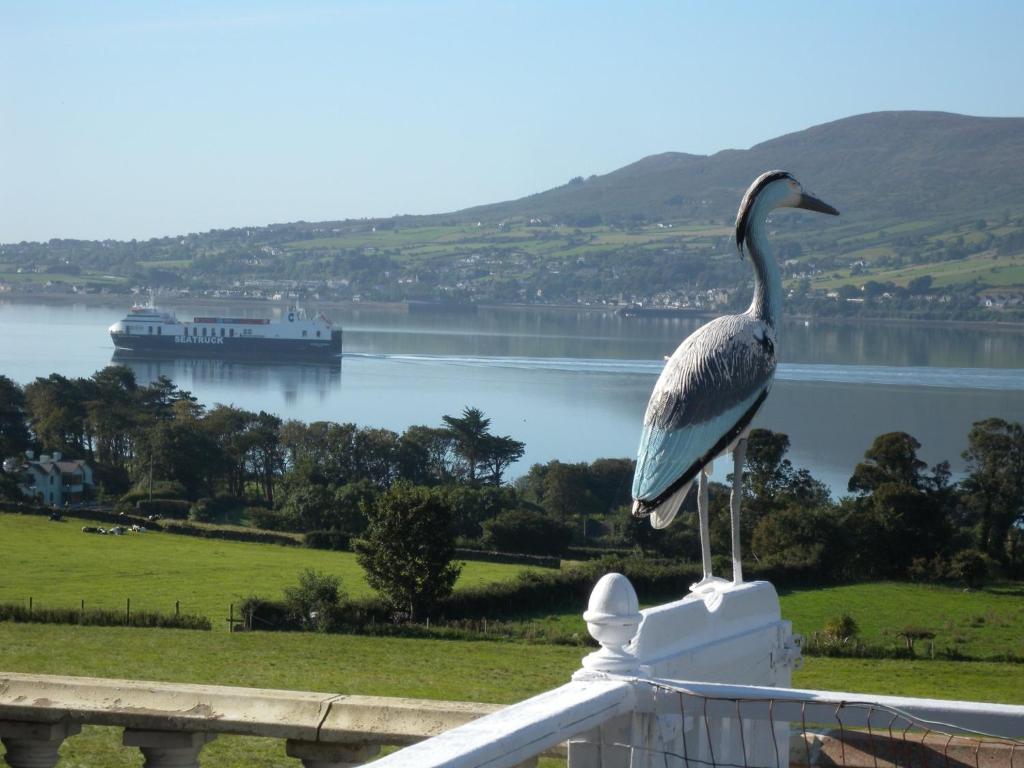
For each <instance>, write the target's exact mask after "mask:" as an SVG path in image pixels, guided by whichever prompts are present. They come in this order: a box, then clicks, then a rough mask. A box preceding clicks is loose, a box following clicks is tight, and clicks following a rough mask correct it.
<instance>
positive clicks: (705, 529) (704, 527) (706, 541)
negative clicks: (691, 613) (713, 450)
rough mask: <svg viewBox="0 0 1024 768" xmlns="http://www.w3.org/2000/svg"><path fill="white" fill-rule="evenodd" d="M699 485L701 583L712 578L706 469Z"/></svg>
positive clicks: (698, 514)
mask: <svg viewBox="0 0 1024 768" xmlns="http://www.w3.org/2000/svg"><path fill="white" fill-rule="evenodd" d="M698 474H699V476H700V482H699V484H698V485H697V517H698V519H699V521H700V560H701V563H702V564H703V566H704V577H703V578H702V579H701V580H700V583H701V584H703V583H704V582H707V581H710V580H711V578H712V577H711V529H710V524H709V522H708V475H707V472H706V471H705V470H703V469H702V470H701V471H700V472H699V473H698Z"/></svg>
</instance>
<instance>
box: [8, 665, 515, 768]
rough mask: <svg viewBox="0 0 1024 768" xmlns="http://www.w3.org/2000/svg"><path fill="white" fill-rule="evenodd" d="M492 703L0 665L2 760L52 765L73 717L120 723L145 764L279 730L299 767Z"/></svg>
mask: <svg viewBox="0 0 1024 768" xmlns="http://www.w3.org/2000/svg"><path fill="white" fill-rule="evenodd" d="M499 709H501V707H500V706H498V705H494V704H474V703H467V702H445V701H430V700H425V699H401V698H389V697H381V696H346V695H340V694H327V693H309V692H303V691H279V690H267V689H258V688H235V687H227V686H213V685H181V684H175V683H153V682H145V681H139V680H108V679H101V678H89V677H61V676H54V675H29V674H16V673H5V672H0V739H2V741H3V744H4V746H5V747H6V750H7V751H6V755H5V758H6V760H7V763H8V764H9V765H10V766H11V768H52V766H54V765H55V764H56V762H57V750H58V749H59V748H60V745H61V744H62V743H63V741H64V740H65V739H67V738H71V737H73V736H74V735H75V734H77V733H78V732H79V731H80V730H81V727H82V725H103V726H112V727H118V728H123V729H124V737H123V743H124V745H125V746H126V747H138V748H139V749H140V750H141V751H142V754H143V756H144V758H145V768H186V767H188V766H196V765H198V760H199V754H200V752H201V751H202V748H203V746H204V745H205V744H207V743H209V742H210V741H212V740H213V739H215V738H216V737H217V736H218V735H219V734H238V735H245V736H267V737H271V738H278V739H284V740H286V751H287V754H288V755H289V756H291V757H294V758H297V759H298V760H301V761H302V764H303V765H304V766H306V768H329V767H330V766H350V765H359V764H361V763H363V762H365V761H367V760H369V759H370V758H372V757H374V756H375V755H376V754H377V753H378V751H379V750H380V748H381V746H384V745H398V746H404V745H408V744H413V743H415V742H417V741H421V740H423V739H427V738H430V737H432V736H436V735H438V734H440V733H442V732H444V731H447V730H448V729H450V728H454V727H456V726H459V725H463V724H465V723H467V722H469V721H470V720H473V719H475V718H478V717H481V716H483V715H488V714H491V713H493V712H495V711H497V710H499Z"/></svg>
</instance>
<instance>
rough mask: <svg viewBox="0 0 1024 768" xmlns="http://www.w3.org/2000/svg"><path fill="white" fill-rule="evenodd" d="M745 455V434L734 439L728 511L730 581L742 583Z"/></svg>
mask: <svg viewBox="0 0 1024 768" xmlns="http://www.w3.org/2000/svg"><path fill="white" fill-rule="evenodd" d="M746 457H747V438H746V435H744V436H743V437H741V438H740V439H739V440H737V441H736V447H735V448H733V450H732V494H731V495H730V496H729V511H730V513H731V516H732V583H733V584H742V583H743V563H742V562H741V560H740V555H741V552H740V502H741V501H742V500H743V464H744V462H745V461H746Z"/></svg>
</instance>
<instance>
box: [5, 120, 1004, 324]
mask: <svg viewBox="0 0 1024 768" xmlns="http://www.w3.org/2000/svg"><path fill="white" fill-rule="evenodd" d="M770 168H785V169H787V170H790V171H792V172H793V173H794V174H795V175H796V176H797V178H799V179H800V180H801V181H803V182H804V183H805V184H806V185H807V187H808V189H810V190H811V191H813V192H815V193H817V194H819V195H820V196H821V197H822V198H824V199H825V200H827V201H828V202H830V203H832V204H833V205H835V206H836V207H837V208H839V210H840V211H842V214H843V215H842V217H840V218H839V219H833V218H831V217H828V218H826V217H820V216H808V215H804V214H794V213H791V212H781V213H780V214H779V215H778V216H775V217H773V224H772V230H773V232H772V234H773V236H774V237H775V239H776V241H777V244H778V247H777V254H778V256H779V258H780V260H781V261H783V262H784V264H783V274H784V276H785V278H786V279H787V283H788V288H789V291H790V293H791V295H790V297H789V299H788V301H787V311H789V312H801V313H806V314H811V315H816V316H828V315H859V316H875V317H917V318H923V319H986V320H992V319H1012V320H1021V319H1024V175H1022V174H1021V173H1020V169H1021V168H1024V118H1010V117H998V118H995V117H968V116H964V115H954V114H948V113H942V112H877V113H872V114H867V115H857V116H854V117H849V118H845V119H842V120H836V121H834V122H831V123H826V124H824V125H818V126H814V127H812V128H808V129H806V130H803V131H798V132H796V133H791V134H787V135H785V136H781V137H778V138H776V139H772V140H771V141H766V142H764V143H762V144H758V145H756V146H754V147H751V148H750V149H743V150H737V149H729V150H724V151H721V152H718V153H715V154H713V155H709V156H702V155H692V154H684V153H678V152H666V153H663V154H658V155H651V156H649V157H645V158H643V159H641V160H638V161H637V162H635V163H631V164H630V165H627V166H625V167H623V168H619V169H618V170H615V171H612V172H611V173H607V174H604V175H601V176H591V177H589V178H586V179H584V178H582V177H577V178H574V179H572V180H570V181H569V182H568V183H566V184H565V185H563V186H560V187H556V188H554V189H549V190H547V191H545V192H540V193H538V194H535V195H530V196H528V197H525V198H522V199H519V200H512V201H506V202H500V203H493V204H489V205H481V206H477V207H473V208H467V209H465V210H461V211H454V212H450V213H439V214H434V215H431V216H398V217H390V218H382V219H360V220H339V221H327V222H314V223H311V222H301V221H300V222H294V223H290V224H272V225H268V226H264V227H247V228H235V229H224V230H212V231H210V232H205V233H201V234H188V235H183V236H177V237H163V238H154V239H151V240H147V241H139V242H135V241H132V242H118V241H109V240H108V241H102V242H96V241H80V240H51V241H50V242H47V243H18V244H8V245H0V290H10V291H12V292H18V291H23V292H40V291H44V292H45V291H57V292H59V291H61V290H65V291H66V290H70V286H71V285H75V286H78V289H79V290H86V291H88V292H107V293H117V292H124V293H127V292H128V290H129V287H130V286H139V287H143V288H157V289H160V288H166V289H173V290H182V289H188V290H189V291H190V292H192V293H193V294H196V293H204V292H205V293H208V292H211V291H212V290H214V289H225V288H232V289H233V290H234V291H235V294H236V295H244V296H248V297H267V296H271V295H274V294H275V293H278V292H280V291H282V290H283V289H287V290H290V291H292V292H295V293H297V294H298V295H300V296H305V297H306V298H313V299H318V298H319V299H322V300H323V299H337V300H348V299H355V298H361V299H363V300H380V301H402V300H412V299H417V300H423V299H426V300H443V301H466V302H497V303H509V302H516V303H568V304H588V305H609V304H611V305H616V304H619V303H622V302H638V303H643V304H645V305H656V306H657V305H663V306H677V307H678V306H682V307H696V308H699V309H708V310H713V311H716V310H718V309H719V308H720V307H721V306H722V305H723V304H724V305H727V306H729V307H731V308H736V307H739V306H742V305H743V304H744V302H746V301H748V300H749V288H748V287H747V285H748V281H749V279H750V271H749V266H748V265H746V264H744V263H743V262H741V261H740V260H739V259H737V258H736V257H735V248H734V245H733V244H732V223H733V218H734V216H735V211H736V207H737V204H738V201H739V199H740V197H741V195H742V194H743V191H744V190H745V189H746V187H747V185H748V184H749V183H750V181H751V180H752V179H753V178H754V177H755V176H756V175H757V174H759V173H761V172H762V171H764V170H766V169H770Z"/></svg>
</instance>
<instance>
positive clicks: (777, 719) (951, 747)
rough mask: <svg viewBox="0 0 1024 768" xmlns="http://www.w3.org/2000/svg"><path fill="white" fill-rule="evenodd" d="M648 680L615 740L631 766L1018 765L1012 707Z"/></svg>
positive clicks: (1022, 746)
mask: <svg viewBox="0 0 1024 768" xmlns="http://www.w3.org/2000/svg"><path fill="white" fill-rule="evenodd" d="M647 682H648V684H649V685H650V690H651V695H652V699H653V700H652V714H651V715H648V716H647V717H645V718H641V719H639V720H637V721H635V723H634V726H633V727H632V728H631V729H630V733H631V738H630V741H631V742H632V743H630V744H628V745H627V744H625V743H616V744H615V746H617V747H627V746H628V747H629V749H630V751H631V755H632V756H631V759H630V761H629V764H630V765H631V766H632V768H642V767H645V766H651V767H653V766H663V767H664V768H670V767H671V768H800V767H801V766H807V767H808V768H810V767H811V766H841V767H842V768H846V767H849V768H1024V739H1022V738H1021V736H1022V734H1024V708H1021V707H1017V708H1011V707H1000V706H999V705H986V704H977V705H969V704H964V703H961V702H949V703H948V704H949V706H948V707H946V706H944V703H943V702H933V701H930V700H923V699H918V700H913V699H904V700H902V701H903V702H907V703H908V706H907V707H903V706H897V705H896V703H894V702H896V701H898V700H897V699H895V698H892V697H874V698H872V699H867V698H866V699H865V700H845V699H838V698H836V699H829V698H828V695H827V694H826V695H824V696H823V695H813V696H802V695H801V694H802V693H804V692H801V691H795V690H789V689H776V690H778V691H779V695H777V696H774V695H760V694H759V695H756V696H743V695H730V694H729V693H728V690H729V688H730V687H729V686H712V685H707V686H699V687H697V686H694V685H693V684H690V685H686V684H675V683H672V682H671V681H663V680H660V681H647ZM706 689H721V690H722V692H709V691H708V690H706ZM760 690H761V691H762V692H763V691H766V690H771V689H760ZM986 726H991V729H990V728H989V727H986Z"/></svg>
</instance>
